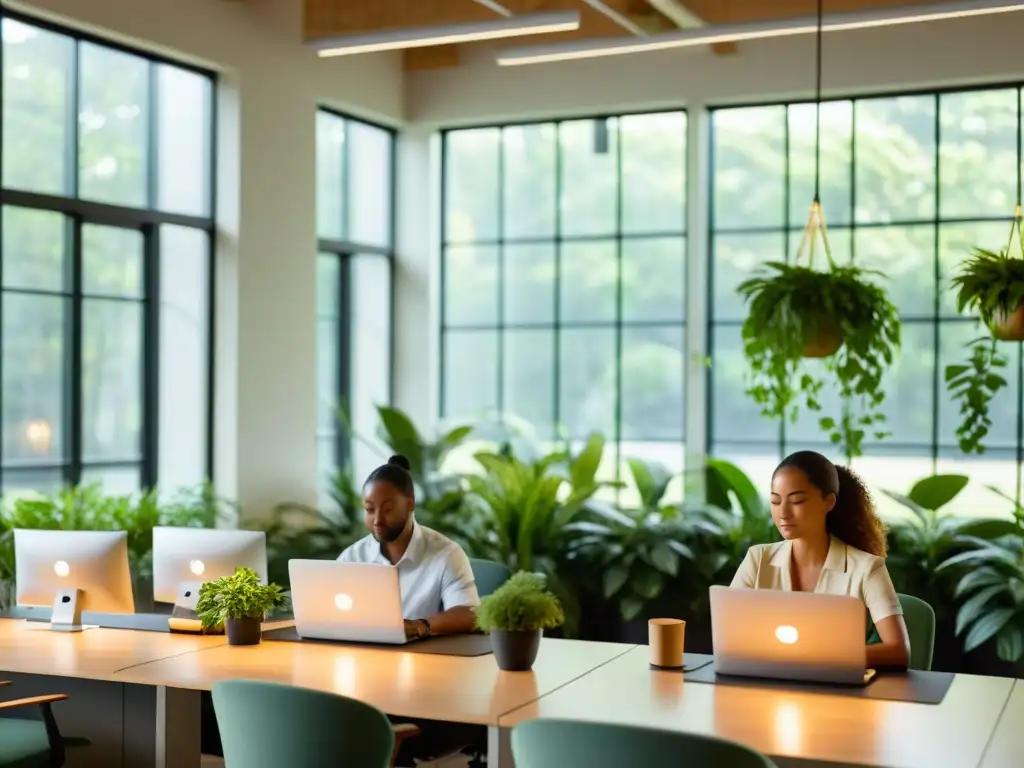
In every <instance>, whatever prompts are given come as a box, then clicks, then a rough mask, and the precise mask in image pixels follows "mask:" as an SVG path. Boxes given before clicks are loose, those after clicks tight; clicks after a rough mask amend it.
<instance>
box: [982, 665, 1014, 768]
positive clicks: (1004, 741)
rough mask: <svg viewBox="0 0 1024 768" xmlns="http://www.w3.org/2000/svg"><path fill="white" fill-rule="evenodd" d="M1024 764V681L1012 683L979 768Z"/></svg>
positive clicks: (1012, 766)
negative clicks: (1008, 697) (1007, 698)
mask: <svg viewBox="0 0 1024 768" xmlns="http://www.w3.org/2000/svg"><path fill="white" fill-rule="evenodd" d="M1021 763H1024V680H1018V681H1017V682H1016V683H1014V686H1013V691H1012V692H1011V693H1010V700H1009V701H1007V702H1006V708H1005V709H1004V710H1003V716H1002V717H1001V718H999V724H998V725H997V726H996V732H995V733H994V734H993V735H992V741H991V742H989V745H988V750H987V751H986V752H985V759H984V760H983V761H982V763H981V768H1019V766H1020V765H1021Z"/></svg>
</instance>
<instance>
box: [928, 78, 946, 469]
mask: <svg viewBox="0 0 1024 768" xmlns="http://www.w3.org/2000/svg"><path fill="white" fill-rule="evenodd" d="M941 110H942V98H941V96H940V95H939V94H938V93H936V94H935V156H934V162H935V219H934V222H933V224H934V230H933V232H932V279H933V281H934V282H933V285H934V292H935V293H934V299H933V302H932V311H933V312H934V317H933V320H932V328H933V329H934V333H933V334H932V360H934V361H935V362H934V363H933V365H934V370H933V371H932V445H931V449H932V451H931V454H932V455H931V459H932V473H935V472H936V471H937V470H938V463H939V442H940V439H941V435H940V434H939V397H940V395H941V393H942V382H943V381H944V376H943V375H942V372H941V371H940V368H941V367H942V366H941V364H940V361H941V360H942V356H941V355H942V323H941V312H942V300H941V297H940V296H939V285H940V284H941V281H942V270H941V265H940V263H939V249H940V247H941V238H940V236H939V220H940V219H941V217H942V209H941V203H942V115H941Z"/></svg>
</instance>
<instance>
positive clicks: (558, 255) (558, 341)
mask: <svg viewBox="0 0 1024 768" xmlns="http://www.w3.org/2000/svg"><path fill="white" fill-rule="evenodd" d="M553 133H554V142H555V201H554V205H555V217H554V224H555V233H554V234H555V243H554V246H555V252H554V255H553V257H554V260H555V265H554V266H555V280H554V282H555V284H554V286H553V289H552V290H553V292H554V296H553V301H554V304H555V306H554V310H553V312H552V315H551V316H552V317H553V318H554V320H555V323H554V328H553V329H552V336H554V339H553V347H552V352H551V354H552V361H551V388H552V392H553V398H552V401H551V411H552V417H553V418H552V424H551V439H552V440H557V439H558V435H559V432H560V430H561V427H560V425H561V423H562V123H560V122H559V123H555V124H554V131H553Z"/></svg>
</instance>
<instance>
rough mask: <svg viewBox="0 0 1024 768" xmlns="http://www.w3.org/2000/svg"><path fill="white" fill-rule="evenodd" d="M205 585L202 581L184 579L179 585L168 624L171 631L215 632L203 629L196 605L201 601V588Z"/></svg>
mask: <svg viewBox="0 0 1024 768" xmlns="http://www.w3.org/2000/svg"><path fill="white" fill-rule="evenodd" d="M202 586H203V582H201V581H183V582H182V583H181V584H180V585H179V586H178V594H177V597H176V598H175V599H174V608H173V609H172V610H171V615H170V617H169V618H168V619H167V626H168V628H170V630H171V632H189V633H194V634H213V633H214V630H209V629H205V630H204V629H203V623H202V622H201V621H200V620H199V614H198V613H196V605H197V604H198V603H199V589H200V587H202Z"/></svg>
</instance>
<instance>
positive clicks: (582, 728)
mask: <svg viewBox="0 0 1024 768" xmlns="http://www.w3.org/2000/svg"><path fill="white" fill-rule="evenodd" d="M512 755H513V757H514V758H515V764H516V768H622V766H624V765H667V764H668V763H667V762H666V761H669V762H671V764H672V765H685V766H691V767H692V768H717V766H724V765H727V766H729V768H774V766H775V764H774V763H773V762H772V761H771V760H769V759H768V758H767V757H765V756H764V755H761V754H758V753H757V752H754V751H753V750H751V749H748V748H747V747H744V746H742V745H740V744H734V743H733V742H731V741H725V740H723V739H717V738H714V737H711V736H698V735H697V734H691V733H674V732H672V731H658V730H654V729H652V728H637V727H633V726H628V725H603V724H601V723H579V722H572V721H568V720H529V721H527V722H525V723H520V724H519V725H517V726H516V727H515V728H514V729H513V731H512ZM666 756H670V758H669V757H666Z"/></svg>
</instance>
